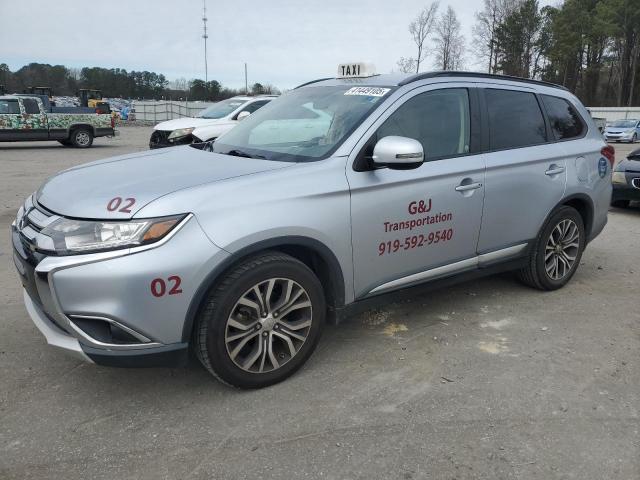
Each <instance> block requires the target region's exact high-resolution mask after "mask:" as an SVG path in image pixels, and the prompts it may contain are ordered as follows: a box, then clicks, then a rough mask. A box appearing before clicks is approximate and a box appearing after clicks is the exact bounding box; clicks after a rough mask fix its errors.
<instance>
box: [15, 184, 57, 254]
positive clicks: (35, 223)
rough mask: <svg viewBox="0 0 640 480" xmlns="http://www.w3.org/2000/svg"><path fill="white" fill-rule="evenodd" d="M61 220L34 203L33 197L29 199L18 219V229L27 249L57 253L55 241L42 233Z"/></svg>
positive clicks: (21, 209)
mask: <svg viewBox="0 0 640 480" xmlns="http://www.w3.org/2000/svg"><path fill="white" fill-rule="evenodd" d="M59 218H60V217H59V216H58V215H55V214H53V213H51V212H49V211H48V210H47V209H45V208H44V207H42V206H41V205H39V204H38V203H37V202H36V201H34V199H33V196H30V197H29V198H27V200H26V201H25V202H24V205H23V206H22V207H21V208H20V210H18V216H17V217H16V229H17V230H18V233H19V235H20V239H21V241H22V243H23V244H24V245H25V247H26V248H27V249H28V250H30V251H33V250H39V251H49V252H53V251H55V248H54V245H53V239H52V238H51V237H48V236H46V235H43V234H42V233H41V232H42V230H43V229H44V228H45V227H47V226H48V225H50V224H51V223H53V222H54V221H56V220H57V219H59Z"/></svg>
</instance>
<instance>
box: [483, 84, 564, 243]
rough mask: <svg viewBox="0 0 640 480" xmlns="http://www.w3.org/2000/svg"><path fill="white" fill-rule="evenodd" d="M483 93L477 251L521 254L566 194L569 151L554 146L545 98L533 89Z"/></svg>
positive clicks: (486, 90)
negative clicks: (482, 172) (484, 151)
mask: <svg viewBox="0 0 640 480" xmlns="http://www.w3.org/2000/svg"><path fill="white" fill-rule="evenodd" d="M481 92H482V94H483V95H482V97H483V99H484V106H485V107H484V109H483V111H484V115H485V119H484V120H485V121H484V122H483V123H484V124H488V127H489V128H488V132H487V135H485V138H484V142H485V148H486V149H487V150H488V153H487V155H486V162H487V174H486V185H485V199H484V209H483V213H482V229H481V231H480V239H479V241H478V253H480V254H483V253H488V252H493V251H497V250H502V251H504V252H505V253H509V252H514V253H518V252H517V250H518V246H519V245H522V244H524V243H526V242H528V241H530V240H532V239H534V238H535V237H536V236H537V234H538V231H539V229H540V227H541V226H542V223H543V222H544V220H545V218H546V217H547V215H548V214H549V212H550V211H551V210H552V209H553V208H554V207H555V206H556V205H557V203H558V202H559V201H560V199H562V197H563V195H564V191H565V188H566V181H567V164H566V160H567V159H566V150H565V149H564V148H563V147H562V145H560V144H558V143H550V142H552V141H553V140H552V139H551V136H552V134H551V132H550V128H549V126H548V124H547V121H546V119H545V117H544V115H543V107H542V103H541V102H542V100H541V99H540V98H539V97H538V95H537V94H536V92H535V91H534V90H533V89H528V88H527V87H522V88H519V87H508V86H502V85H499V86H498V85H496V86H485V87H484V88H482V89H481Z"/></svg>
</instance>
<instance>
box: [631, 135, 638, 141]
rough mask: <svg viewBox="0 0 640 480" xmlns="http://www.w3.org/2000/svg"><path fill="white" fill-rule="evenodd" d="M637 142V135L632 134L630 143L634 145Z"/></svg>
mask: <svg viewBox="0 0 640 480" xmlns="http://www.w3.org/2000/svg"><path fill="white" fill-rule="evenodd" d="M637 141H638V134H637V133H634V134H633V137H631V143H636V142H637Z"/></svg>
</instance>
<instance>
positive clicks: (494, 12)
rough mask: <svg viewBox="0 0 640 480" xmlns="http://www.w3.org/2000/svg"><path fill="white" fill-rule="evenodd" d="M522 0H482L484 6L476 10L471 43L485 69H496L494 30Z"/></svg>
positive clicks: (493, 71) (493, 70) (496, 57)
mask: <svg viewBox="0 0 640 480" xmlns="http://www.w3.org/2000/svg"><path fill="white" fill-rule="evenodd" d="M521 1H522V0H484V8H483V9H482V11H481V12H476V24H475V25H474V26H473V45H474V50H475V53H476V55H477V56H478V57H480V58H484V59H485V61H486V62H487V71H488V72H489V73H495V72H496V71H497V69H498V55H497V51H496V32H497V30H498V28H499V27H500V25H501V24H502V22H503V21H504V19H505V17H507V15H509V14H510V13H511V12H513V11H514V10H515V9H516V7H517V6H518V4H519V3H521Z"/></svg>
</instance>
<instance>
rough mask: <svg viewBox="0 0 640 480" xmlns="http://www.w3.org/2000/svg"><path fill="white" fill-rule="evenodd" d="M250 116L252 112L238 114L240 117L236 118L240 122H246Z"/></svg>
mask: <svg viewBox="0 0 640 480" xmlns="http://www.w3.org/2000/svg"><path fill="white" fill-rule="evenodd" d="M249 115H251V112H247V111H246V110H245V111H244V112H240V113H239V114H238V116H237V117H236V120H238V121H239V122H241V121H242V120H244V119H245V118H247V117H248V116H249Z"/></svg>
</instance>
